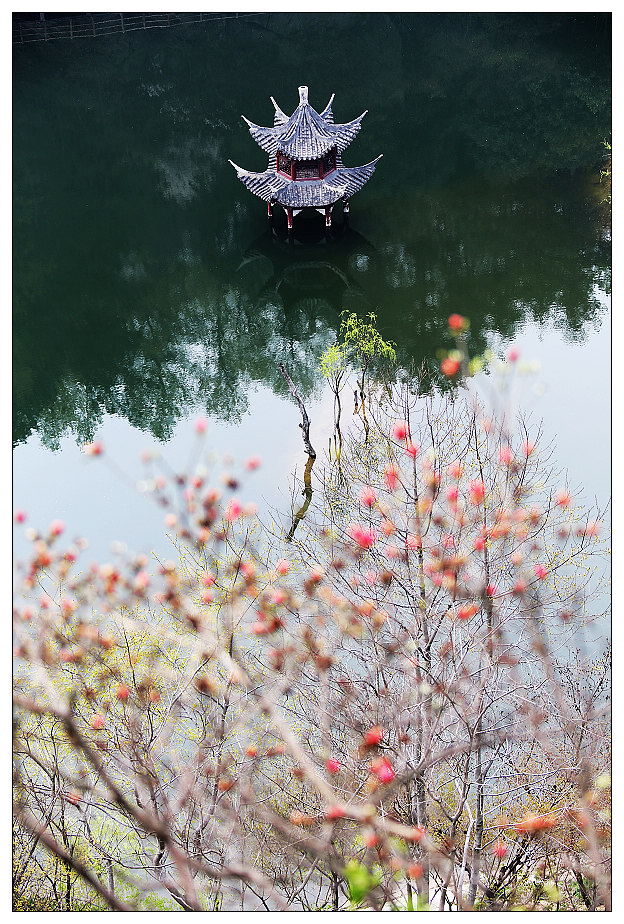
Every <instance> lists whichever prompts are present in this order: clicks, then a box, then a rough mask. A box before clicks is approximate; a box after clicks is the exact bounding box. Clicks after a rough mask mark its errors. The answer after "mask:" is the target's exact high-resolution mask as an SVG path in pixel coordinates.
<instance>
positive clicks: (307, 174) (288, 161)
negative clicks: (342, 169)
mask: <svg viewBox="0 0 624 924" xmlns="http://www.w3.org/2000/svg"><path fill="white" fill-rule="evenodd" d="M336 160H337V152H336V148H332V150H331V151H328V152H327V154H325V156H324V157H320V158H318V159H317V160H293V159H292V158H290V157H288V155H287V154H283V153H282V152H281V151H279V152H278V155H277V172H278V173H280V174H281V175H282V176H285V177H288V178H289V179H291V180H319V179H320V180H322V179H324V178H325V177H326V176H327V175H328V174H329V173H333V171H334V170H335V169H336Z"/></svg>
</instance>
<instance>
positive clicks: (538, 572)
mask: <svg viewBox="0 0 624 924" xmlns="http://www.w3.org/2000/svg"><path fill="white" fill-rule="evenodd" d="M533 570H534V572H535V576H536V577H537V578H539V579H540V581H541V580H543V578H545V577H546V575H547V574H548V568H545V567H544V565H536V566H535V568H534V569H533Z"/></svg>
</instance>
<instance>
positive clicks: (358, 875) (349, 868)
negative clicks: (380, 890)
mask: <svg viewBox="0 0 624 924" xmlns="http://www.w3.org/2000/svg"><path fill="white" fill-rule="evenodd" d="M343 873H344V877H345V879H346V880H347V885H348V886H349V901H350V902H351V904H352V905H359V903H360V902H361V901H362V900H363V899H364V898H366V896H367V895H368V893H369V892H370V891H371V889H374V888H375V886H378V885H379V883H380V882H381V879H380V876H379V873H371V872H369V870H367V868H366V867H365V866H363V865H362V864H361V863H360V862H359V861H358V860H349V862H348V863H347V865H346V866H345V868H344V870H343Z"/></svg>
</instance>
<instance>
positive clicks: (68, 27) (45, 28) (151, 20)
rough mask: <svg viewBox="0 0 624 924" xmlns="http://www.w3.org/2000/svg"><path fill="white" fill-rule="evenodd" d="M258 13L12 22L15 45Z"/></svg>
mask: <svg viewBox="0 0 624 924" xmlns="http://www.w3.org/2000/svg"><path fill="white" fill-rule="evenodd" d="M259 15H261V14H259V13H85V14H79V15H76V16H68V17H67V18H59V19H42V20H39V21H37V20H35V21H21V22H20V21H15V20H14V21H13V44H14V45H20V44H24V43H25V42H53V41H58V40H59V39H72V40H73V39H80V38H95V37H97V36H101V35H115V34H118V33H120V32H135V31H136V30H137V29H167V28H169V27H171V26H180V25H185V24H188V23H199V22H213V21H215V20H218V19H238V18H242V17H246V16H259Z"/></svg>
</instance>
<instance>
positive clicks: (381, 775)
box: [370, 757, 396, 783]
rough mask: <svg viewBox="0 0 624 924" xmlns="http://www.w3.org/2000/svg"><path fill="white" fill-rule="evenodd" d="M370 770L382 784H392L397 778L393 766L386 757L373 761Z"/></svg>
mask: <svg viewBox="0 0 624 924" xmlns="http://www.w3.org/2000/svg"><path fill="white" fill-rule="evenodd" d="M370 769H371V772H372V773H374V774H375V776H376V777H377V779H378V780H379V782H380V783H391V782H392V780H393V779H394V778H395V776H396V773H395V771H394V768H393V766H392V764H391V763H390V761H389V760H388V759H387V758H386V757H378V758H377V759H376V760H373V761H371V764H370Z"/></svg>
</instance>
